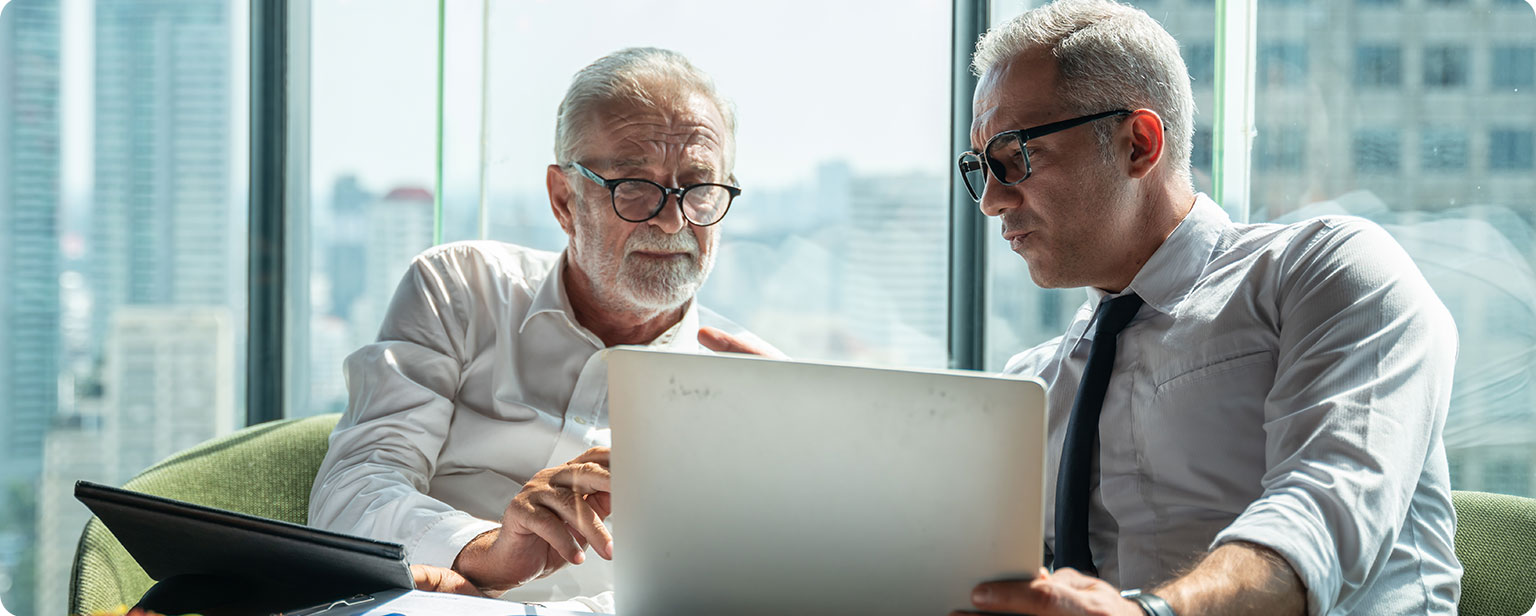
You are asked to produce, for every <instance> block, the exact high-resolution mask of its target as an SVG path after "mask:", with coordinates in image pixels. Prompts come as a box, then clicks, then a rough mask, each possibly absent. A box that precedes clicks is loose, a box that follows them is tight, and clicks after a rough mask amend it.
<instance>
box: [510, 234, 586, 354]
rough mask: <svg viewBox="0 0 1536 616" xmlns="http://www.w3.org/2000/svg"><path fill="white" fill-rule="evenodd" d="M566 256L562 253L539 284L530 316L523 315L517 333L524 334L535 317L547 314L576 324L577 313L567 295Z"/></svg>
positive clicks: (531, 305) (530, 307)
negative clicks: (559, 315)
mask: <svg viewBox="0 0 1536 616" xmlns="http://www.w3.org/2000/svg"><path fill="white" fill-rule="evenodd" d="M566 254H567V253H566V252H565V251H563V250H562V251H560V257H559V258H557V259H555V266H554V267H551V268H549V273H548V274H546V275H545V276H544V281H543V282H541V283H539V288H538V289H537V290H535V291H534V292H533V303H531V304H529V305H528V314H526V315H523V322H522V323H521V324H520V325H518V327H517V333H519V334H521V333H523V330H525V329H527V328H528V322H529V321H532V320H533V317H535V316H538V315H541V314H544V313H546V312H555V313H559V314H561V315H563V316H565V318H566V320H568V321H570V322H571V324H572V325H574V324H576V318H575V317H576V311H575V310H573V309H572V308H571V298H570V297H568V296H566V294H565V282H564V281H565V258H566Z"/></svg>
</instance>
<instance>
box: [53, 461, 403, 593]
mask: <svg viewBox="0 0 1536 616" xmlns="http://www.w3.org/2000/svg"><path fill="white" fill-rule="evenodd" d="M75 498H77V499H79V500H80V501H81V502H83V503H85V505H86V506H87V507H89V508H90V509H91V511H92V512H94V513H95V514H96V517H98V518H100V519H101V521H102V523H103V524H105V525H106V526H107V529H108V530H110V531H111V532H112V534H113V535H114V536H116V537H117V539H118V541H120V542H122V544H123V547H124V548H126V549H127V550H128V553H129V554H131V555H132V556H133V558H134V559H135V560H137V561H138V563H139V566H141V567H143V568H144V571H145V572H146V573H148V574H149V577H151V578H153V579H155V580H156V581H157V582H158V583H157V584H156V585H155V586H154V587H153V588H151V589H150V591H149V592H148V593H145V595H144V599H143V600H142V601H141V602H140V606H141V607H144V608H147V609H153V610H154V611H157V612H161V613H164V614H180V613H188V612H199V613H203V614H271V613H277V612H282V611H286V610H292V609H296V608H303V607H308V606H312V605H315V604H318V603H323V602H326V601H331V600H335V599H339V598H344V597H350V596H353V595H358V594H370V593H376V592H382V591H388V590H398V589H409V588H411V587H412V582H411V572H410V567H409V566H408V565H407V564H406V562H405V550H404V548H403V547H401V546H400V545H399V544H394V543H386V542H382V541H374V540H372V539H364V538H362V537H354V536H351V535H344V534H341V533H334V532H330V531H324V530H320V529H315V528H309V527H307V526H300V525H298V524H291V523H288V522H282V521H279V520H271V519H267V518H259V517H256V516H251V515H246V514H243V513H236V512H233V511H225V510H222V509H215V508H212V507H204V506H202V505H194V504H192V503H186V502H182V501H177V500H171V499H168V498H162V497H158V496H152V495H149V494H143V493H139V492H133V491H129V490H123V489H119V488H113V487H110V486H104V485H100V484H95V483H91V482H88V481H80V482H76V483H75Z"/></svg>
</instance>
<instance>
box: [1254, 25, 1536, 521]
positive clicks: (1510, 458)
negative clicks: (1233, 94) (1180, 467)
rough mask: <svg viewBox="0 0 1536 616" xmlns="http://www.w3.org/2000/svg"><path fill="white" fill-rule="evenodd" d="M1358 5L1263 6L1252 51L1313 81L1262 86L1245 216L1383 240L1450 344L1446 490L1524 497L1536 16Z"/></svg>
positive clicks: (1535, 460) (1528, 481)
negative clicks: (1346, 229)
mask: <svg viewBox="0 0 1536 616" xmlns="http://www.w3.org/2000/svg"><path fill="white" fill-rule="evenodd" d="M1361 4H1362V3H1350V2H1311V3H1307V4H1292V3H1286V2H1279V1H1277V0H1260V1H1259V15H1258V27H1259V32H1258V34H1259V37H1260V40H1287V41H1292V42H1294V43H1295V44H1297V45H1299V46H1300V47H1301V48H1303V49H1305V50H1306V51H1307V56H1308V58H1307V59H1308V61H1309V71H1308V72H1307V74H1306V78H1305V80H1304V81H1303V82H1300V83H1294V84H1287V85H1284V86H1277V87H1273V88H1271V89H1269V90H1268V91H1267V92H1266V91H1265V89H1264V86H1263V82H1262V80H1261V81H1260V86H1259V88H1260V91H1259V96H1258V103H1257V108H1256V117H1257V118H1258V121H1259V127H1258V134H1257V136H1256V138H1255V139H1254V150H1255V157H1254V160H1255V165H1254V169H1253V184H1252V185H1253V211H1252V220H1254V221H1255V222H1263V221H1282V222H1283V221H1293V220H1298V219H1301V218H1305V217H1310V216H1314V215H1319V214H1353V215H1357V216H1364V217H1367V218H1370V219H1371V220H1374V221H1376V222H1378V223H1380V224H1381V225H1382V226H1383V227H1385V228H1386V229H1387V230H1388V231H1390V232H1391V233H1392V234H1393V235H1394V236H1395V237H1396V238H1397V240H1398V242H1400V243H1401V244H1402V245H1403V247H1404V248H1406V249H1407V250H1408V253H1409V254H1410V255H1411V256H1412V257H1413V259H1414V262H1415V264H1416V265H1418V267H1419V269H1420V270H1421V271H1422V272H1423V273H1424V275H1425V277H1427V278H1428V279H1429V282H1430V284H1431V285H1433V286H1434V288H1435V290H1436V292H1437V293H1438V294H1439V295H1440V299H1441V300H1442V301H1444V302H1445V303H1446V305H1447V306H1448V307H1449V308H1450V309H1451V313H1452V315H1453V316H1454V317H1455V319H1456V325H1457V329H1458V332H1459V334H1460V341H1461V351H1460V354H1459V356H1458V359H1457V365H1456V377H1455V378H1456V381H1455V385H1454V387H1453V389H1452V401H1451V415H1450V419H1449V423H1448V424H1447V426H1446V430H1445V439H1446V446H1447V448H1448V449H1449V452H1450V457H1451V462H1452V469H1453V470H1454V474H1455V477H1454V478H1453V487H1454V488H1457V489H1464V490H1490V491H1497V492H1508V493H1514V494H1525V495H1530V494H1531V490H1532V487H1533V486H1532V478H1533V474H1536V428H1533V426H1536V421H1533V420H1536V415H1533V413H1536V411H1533V409H1536V404H1533V403H1536V387H1533V386H1532V381H1533V379H1532V377H1533V376H1536V326H1533V325H1532V323H1533V322H1536V321H1533V317H1536V275H1533V273H1532V272H1533V268H1536V262H1533V261H1532V258H1533V257H1536V230H1533V224H1536V173H1533V170H1536V166H1533V165H1536V163H1533V148H1536V132H1533V131H1536V94H1533V93H1532V91H1531V90H1532V87H1531V82H1532V80H1533V79H1536V75H1533V71H1536V67H1533V66H1532V65H1533V59H1532V58H1533V56H1532V49H1533V48H1536V37H1533V34H1532V33H1533V32H1536V14H1533V13H1532V11H1531V7H1530V5H1529V4H1525V3H1499V2H1492V3H1483V2H1474V3H1465V2H1432V3H1426V4H1420V3H1401V4H1400V5H1398V6H1393V7H1392V8H1391V9H1390V10H1389V11H1387V10H1384V9H1383V8H1381V7H1373V6H1368V5H1366V6H1362V5H1361ZM1388 16H1389V17H1390V18H1386V17H1388ZM1261 59H1262V56H1261ZM1298 138H1300V139H1301V140H1302V141H1301V142H1299V143H1298V142H1295V141H1294V140H1296V139H1298ZM1287 159H1289V160H1287ZM1266 161H1267V162H1268V163H1269V164H1265V163H1266Z"/></svg>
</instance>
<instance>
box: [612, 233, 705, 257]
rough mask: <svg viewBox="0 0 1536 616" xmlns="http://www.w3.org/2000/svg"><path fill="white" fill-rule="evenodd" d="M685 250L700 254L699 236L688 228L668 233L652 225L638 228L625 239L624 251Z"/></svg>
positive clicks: (696, 254) (691, 253) (692, 253)
mask: <svg viewBox="0 0 1536 616" xmlns="http://www.w3.org/2000/svg"><path fill="white" fill-rule="evenodd" d="M642 251H643V252H685V253H688V254H690V255H693V256H695V257H697V256H698V254H699V238H697V237H694V235H693V233H690V232H688V230H687V229H683V230H682V231H678V232H677V233H667V232H665V231H662V230H660V229H657V228H656V227H653V226H651V225H645V226H643V227H641V228H639V229H636V230H635V232H634V233H631V234H630V235H629V239H628V240H625V241H624V252H625V253H626V254H627V253H631V252H642Z"/></svg>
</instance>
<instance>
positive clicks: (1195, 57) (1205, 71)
mask: <svg viewBox="0 0 1536 616" xmlns="http://www.w3.org/2000/svg"><path fill="white" fill-rule="evenodd" d="M1184 64H1185V66H1187V67H1188V68H1189V80H1190V82H1191V84H1192V85H1193V87H1194V89H1196V90H1209V89H1211V88H1214V87H1216V46H1215V45H1213V44H1210V43H1190V44H1188V45H1186V46H1185V47H1184Z"/></svg>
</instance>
